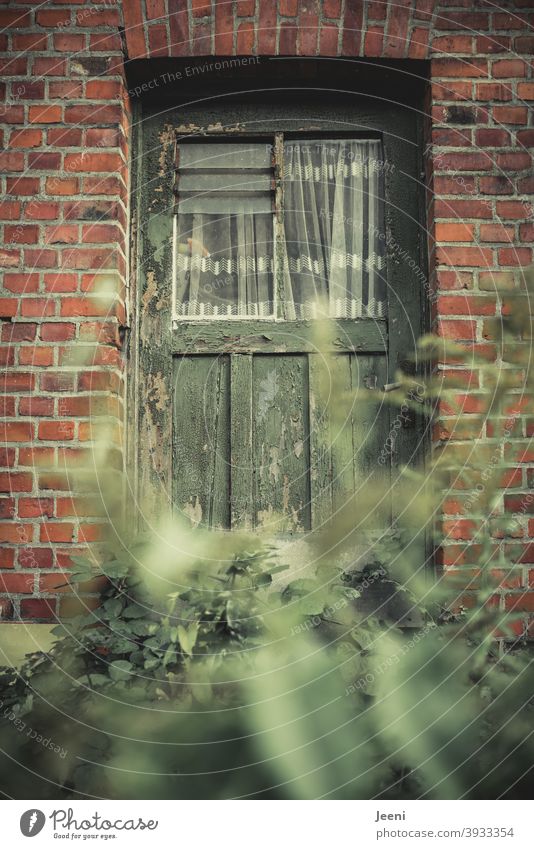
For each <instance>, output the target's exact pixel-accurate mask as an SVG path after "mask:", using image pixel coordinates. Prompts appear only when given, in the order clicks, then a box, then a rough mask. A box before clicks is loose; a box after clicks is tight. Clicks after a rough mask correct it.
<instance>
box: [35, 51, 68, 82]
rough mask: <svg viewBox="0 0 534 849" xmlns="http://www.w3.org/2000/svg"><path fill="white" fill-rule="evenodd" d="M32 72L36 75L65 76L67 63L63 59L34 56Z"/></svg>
mask: <svg viewBox="0 0 534 849" xmlns="http://www.w3.org/2000/svg"><path fill="white" fill-rule="evenodd" d="M33 73H34V76H36V77H65V76H66V75H67V63H66V61H65V59H58V58H56V57H53V58H52V57H48V56H36V57H35V59H34V60H33Z"/></svg>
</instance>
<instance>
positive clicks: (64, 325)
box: [40, 321, 76, 342]
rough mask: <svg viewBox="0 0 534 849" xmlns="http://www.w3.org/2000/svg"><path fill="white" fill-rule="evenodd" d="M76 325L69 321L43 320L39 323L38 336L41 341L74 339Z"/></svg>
mask: <svg viewBox="0 0 534 849" xmlns="http://www.w3.org/2000/svg"><path fill="white" fill-rule="evenodd" d="M75 335H76V325H75V324H71V323H70V322H63V321H62V322H52V321H50V322H45V323H44V324H42V325H41V330H40V336H41V339H42V340H43V342H67V341H68V340H70V339H74V337H75Z"/></svg>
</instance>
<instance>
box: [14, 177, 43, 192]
mask: <svg viewBox="0 0 534 849" xmlns="http://www.w3.org/2000/svg"><path fill="white" fill-rule="evenodd" d="M38 191H39V177H8V178H7V193H8V195H36V194H37V193H38Z"/></svg>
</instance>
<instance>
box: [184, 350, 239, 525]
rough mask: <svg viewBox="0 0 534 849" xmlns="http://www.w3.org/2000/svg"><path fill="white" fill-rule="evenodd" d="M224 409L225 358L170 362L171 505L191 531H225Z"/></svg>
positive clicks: (227, 521) (227, 516)
mask: <svg viewBox="0 0 534 849" xmlns="http://www.w3.org/2000/svg"><path fill="white" fill-rule="evenodd" d="M229 407H230V366H229V360H228V357H227V356H222V357H205V356H193V357H187V356H186V357H176V358H175V372H174V404H173V469H174V474H173V501H174V505H175V509H176V510H177V511H178V512H180V513H181V514H182V515H184V516H185V517H187V518H188V519H189V520H190V521H191V523H192V524H193V525H195V526H196V525H200V524H201V525H206V526H208V527H215V528H229V527H230V509H229V504H230V428H229V424H230V421H229V420H230V412H229Z"/></svg>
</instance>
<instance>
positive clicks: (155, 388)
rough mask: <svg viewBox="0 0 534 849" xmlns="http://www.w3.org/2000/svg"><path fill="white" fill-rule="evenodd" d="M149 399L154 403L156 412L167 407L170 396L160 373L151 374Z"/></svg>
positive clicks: (148, 391)
mask: <svg viewBox="0 0 534 849" xmlns="http://www.w3.org/2000/svg"><path fill="white" fill-rule="evenodd" d="M147 399H148V400H149V401H150V402H151V403H153V404H154V405H155V407H156V410H164V409H165V408H166V407H167V404H168V401H169V400H170V399H169V395H168V394H167V390H166V389H165V381H164V379H163V375H162V374H161V372H160V371H158V372H157V374H150V375H149V376H148V380H147Z"/></svg>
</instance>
